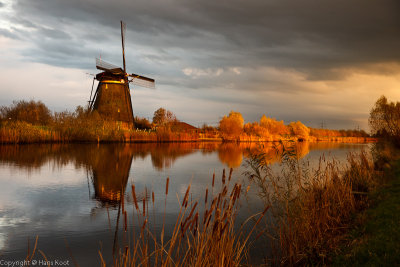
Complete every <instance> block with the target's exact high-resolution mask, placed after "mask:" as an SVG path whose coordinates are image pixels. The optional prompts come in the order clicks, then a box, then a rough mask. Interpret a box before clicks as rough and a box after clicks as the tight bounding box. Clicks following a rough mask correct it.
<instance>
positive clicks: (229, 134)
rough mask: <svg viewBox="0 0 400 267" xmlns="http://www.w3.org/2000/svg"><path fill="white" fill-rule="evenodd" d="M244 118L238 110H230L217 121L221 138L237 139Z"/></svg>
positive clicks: (241, 129)
mask: <svg viewBox="0 0 400 267" xmlns="http://www.w3.org/2000/svg"><path fill="white" fill-rule="evenodd" d="M243 124H244V119H243V117H242V114H240V113H239V112H235V111H231V112H230V113H229V115H228V117H227V116H224V117H223V118H222V120H221V121H220V122H219V129H220V131H221V135H222V138H224V139H227V140H237V139H239V137H240V134H241V133H242V132H243Z"/></svg>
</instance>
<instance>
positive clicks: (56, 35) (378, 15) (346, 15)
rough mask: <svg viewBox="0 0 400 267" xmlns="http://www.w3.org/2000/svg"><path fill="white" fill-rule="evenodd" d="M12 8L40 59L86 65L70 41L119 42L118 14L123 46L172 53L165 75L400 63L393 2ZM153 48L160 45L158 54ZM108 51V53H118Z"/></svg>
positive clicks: (319, 75)
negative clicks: (50, 55) (31, 30)
mask: <svg viewBox="0 0 400 267" xmlns="http://www.w3.org/2000/svg"><path fill="white" fill-rule="evenodd" d="M13 8H14V10H15V12H16V16H15V17H17V18H19V19H14V22H15V23H21V24H23V25H25V26H26V27H38V26H35V25H40V26H39V27H38V28H39V29H40V30H39V31H37V32H36V33H35V35H36V37H32V36H31V37H27V39H31V40H32V41H33V42H34V43H35V45H36V48H37V50H36V51H35V52H36V55H37V57H38V60H39V61H40V60H42V59H46V58H47V56H43V54H45V53H47V52H48V51H58V52H59V53H55V54H54V56H55V57H54V62H55V61H56V59H57V54H58V55H59V57H60V59H64V58H63V56H62V53H67V54H66V55H68V56H69V57H76V58H75V64H72V65H75V66H76V67H87V64H86V62H88V60H85V59H84V57H85V55H83V50H82V46H81V45H80V42H82V43H84V44H86V46H85V47H84V48H85V49H87V51H88V52H87V53H86V57H92V56H93V53H92V52H90V50H91V49H92V48H91V47H90V46H91V44H98V45H99V46H101V45H103V47H104V48H103V50H102V52H104V51H105V50H106V49H107V48H108V45H107V44H110V43H112V42H119V39H118V38H119V29H118V22H119V20H121V19H123V20H124V21H125V22H126V24H127V25H128V35H127V38H128V41H127V45H128V48H129V46H130V48H131V50H130V52H131V53H133V52H132V51H134V50H136V49H137V50H138V52H137V53H135V54H133V56H134V57H139V58H140V57H142V58H144V59H148V60H150V61H152V62H153V63H154V62H157V63H159V64H168V63H169V62H170V61H171V58H172V59H176V62H175V63H174V64H172V65H171V68H175V69H176V71H175V73H174V75H175V76H179V75H181V73H179V68H183V67H184V66H190V67H197V68H228V67H232V66H238V67H244V68H257V67H262V66H274V67H278V68H289V69H293V70H297V71H301V72H303V73H305V74H307V75H308V76H307V77H308V78H309V79H313V80H319V79H322V80H326V79H341V78H343V75H344V73H341V72H340V71H338V69H340V68H349V67H355V68H357V67H360V68H361V67H363V66H365V65H368V64H374V63H382V62H399V61H400V50H399V49H398V47H399V46H400V16H399V15H398V14H399V12H400V2H398V1H396V0H384V1H378V0H372V1H363V0H356V1H344V0H339V1H317V0H305V1H289V0H280V1H253V0H250V1H245V2H243V1H239V0H238V1H211V0H209V1H208V0H201V1H200V0H199V1H174V0H169V1H151V2H149V1H94V0H88V1H80V0H79V1H78V0H70V1H61V0H36V1H28V0H18V1H16V2H15V3H14V4H13ZM29 24H31V25H30V26H29ZM43 39H48V40H50V41H49V42H43ZM56 39H65V40H68V39H74V42H73V43H70V42H68V41H67V42H65V43H64V42H54V40H56ZM116 44H118V43H116ZM64 45H69V46H74V47H73V48H69V49H65V48H63V46H64ZM116 47H117V46H116ZM96 49H97V50H99V47H98V46H96ZM143 50H148V51H151V52H152V53H153V55H154V56H153V58H151V57H149V56H148V51H145V52H143V53H142V54H139V53H140V51H143ZM160 50H164V51H166V52H165V53H164V54H162V53H160V54H158V51H160ZM74 51H75V52H78V53H77V54H75V53H73V52H74ZM128 51H129V50H128ZM109 53H111V52H109ZM118 53H120V51H115V53H114V54H115V55H114V57H113V58H112V60H114V58H115V59H117V60H120V59H119V58H118V57H120V56H119V54H118ZM81 61H82V62H84V63H83V64H81V63H80V62H81ZM44 62H46V63H49V64H54V63H51V62H50V61H48V60H44ZM142 63H143V62H142ZM149 64H150V63H149ZM66 65H67V66H70V64H66ZM146 68H148V66H147V67H143V69H146ZM181 77H183V76H181ZM188 85H189V86H190V85H192V86H193V87H195V85H194V84H188Z"/></svg>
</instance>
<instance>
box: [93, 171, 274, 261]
mask: <svg viewBox="0 0 400 267" xmlns="http://www.w3.org/2000/svg"><path fill="white" fill-rule="evenodd" d="M231 175H232V170H231V172H230V174H229V176H228V177H226V175H225V171H224V172H223V175H222V187H221V188H220V190H216V188H215V187H214V185H215V175H214V176H213V181H212V187H211V188H210V190H209V189H208V188H207V189H206V191H205V198H204V206H205V209H204V212H201V213H200V212H199V208H198V207H199V205H201V204H202V203H200V200H199V201H194V200H192V199H191V197H190V190H191V186H190V185H189V187H188V188H187V190H186V193H185V195H184V196H183V198H182V199H181V200H180V203H179V208H180V210H179V214H178V216H177V219H176V222H175V225H174V229H173V231H172V233H170V234H168V236H169V237H168V238H167V235H166V233H165V213H166V211H165V210H166V199H167V196H168V192H169V178H168V179H167V181H166V188H165V206H164V219H163V226H162V230H161V233H156V232H155V231H153V230H152V229H151V226H150V221H151V212H149V208H151V207H153V208H154V203H155V199H154V192H152V193H151V198H150V197H149V198H146V197H144V198H142V199H139V198H138V195H137V194H136V191H135V186H134V185H133V186H132V198H133V203H134V212H135V214H136V216H133V217H132V221H133V220H137V222H138V225H140V226H141V229H140V233H139V235H138V236H137V235H135V232H133V233H132V234H129V231H127V225H128V220H129V218H128V215H127V212H126V210H125V207H124V200H122V202H121V206H120V208H121V215H122V217H123V219H121V220H123V229H124V231H125V232H124V234H125V235H126V236H125V237H124V239H125V240H128V239H129V240H130V242H129V244H125V246H123V247H116V248H115V249H114V259H113V262H112V265H113V266H153V265H154V266H239V265H241V264H243V263H244V262H246V259H247V252H248V243H249V238H250V236H251V235H252V233H253V232H254V230H255V227H256V226H257V225H258V224H259V223H260V221H261V218H262V217H263V216H264V214H265V213H266V211H267V209H268V208H265V210H264V211H263V212H261V213H258V214H256V215H254V216H253V218H256V222H255V224H254V225H253V226H252V227H251V229H250V230H249V231H248V230H246V231H245V230H244V225H243V226H241V228H240V229H239V230H238V229H235V219H236V215H237V212H238V204H239V200H240V196H241V192H242V188H241V185H240V184H238V183H235V184H233V185H230V181H231ZM149 195H150V194H149ZM202 201H203V200H201V202H202ZM249 221H250V220H249ZM245 224H246V223H245ZM128 235H129V236H128ZM99 255H100V258H101V261H102V266H106V262H105V261H104V259H103V256H102V253H100V252H99Z"/></svg>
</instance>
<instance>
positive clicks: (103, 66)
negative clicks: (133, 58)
mask: <svg viewBox="0 0 400 267" xmlns="http://www.w3.org/2000/svg"><path fill="white" fill-rule="evenodd" d="M96 68H97V69H99V70H104V71H109V72H111V73H113V74H123V72H122V69H121V68H120V67H118V66H116V65H113V64H111V63H108V62H106V61H104V60H102V59H101V58H96Z"/></svg>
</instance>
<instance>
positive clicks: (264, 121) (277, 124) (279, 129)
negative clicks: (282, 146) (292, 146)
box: [260, 115, 289, 135]
mask: <svg viewBox="0 0 400 267" xmlns="http://www.w3.org/2000/svg"><path fill="white" fill-rule="evenodd" d="M260 126H261V127H263V128H265V129H267V130H268V132H269V133H270V134H272V135H285V134H289V131H288V129H287V127H286V125H285V124H284V123H283V121H277V120H276V119H273V118H268V117H267V116H265V115H262V117H261V119H260Z"/></svg>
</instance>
